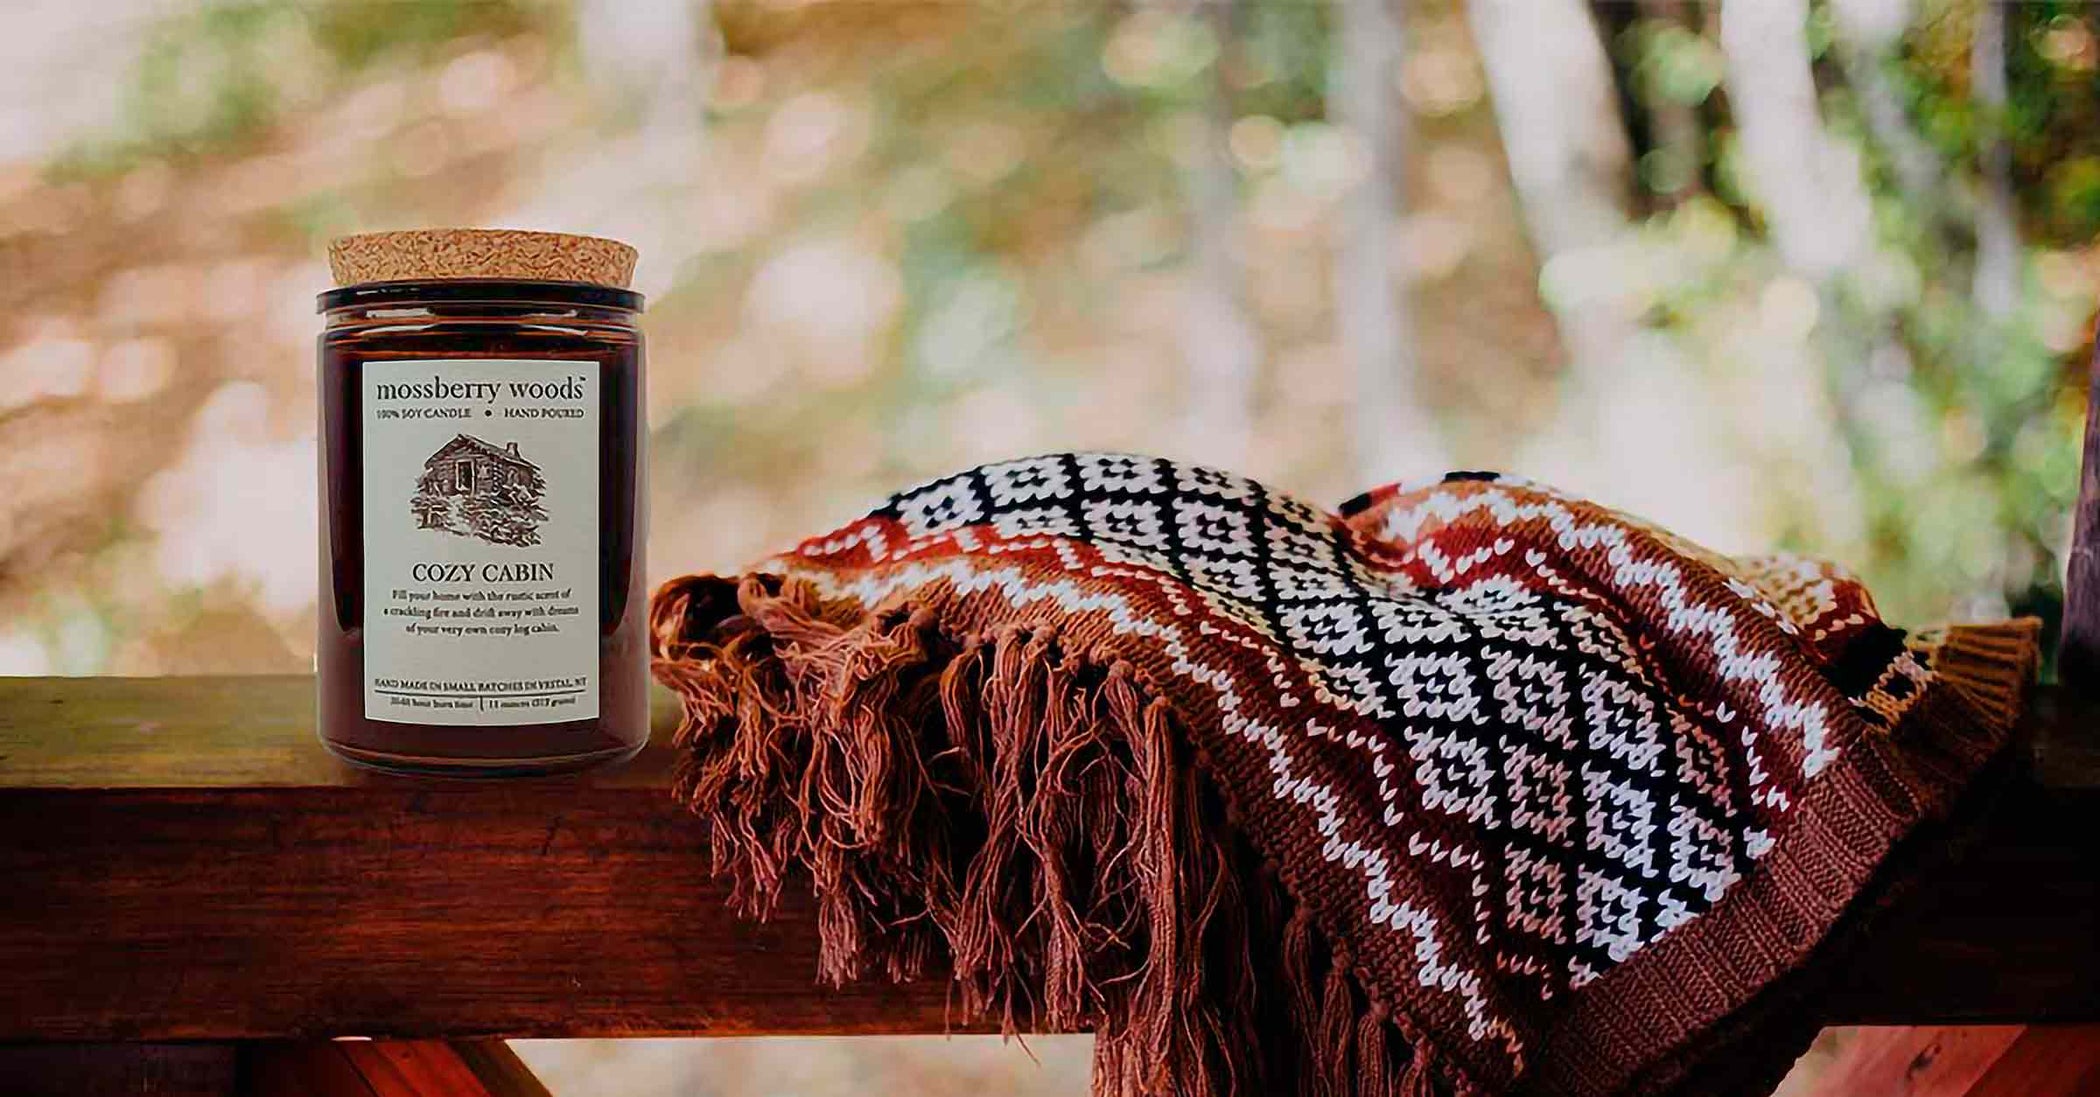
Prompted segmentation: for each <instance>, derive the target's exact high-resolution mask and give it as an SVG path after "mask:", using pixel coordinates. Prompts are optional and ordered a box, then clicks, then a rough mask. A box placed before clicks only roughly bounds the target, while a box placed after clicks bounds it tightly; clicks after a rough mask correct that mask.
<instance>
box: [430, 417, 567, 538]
mask: <svg viewBox="0 0 2100 1097" xmlns="http://www.w3.org/2000/svg"><path fill="white" fill-rule="evenodd" d="M546 490H547V481H546V480H544V479H542V478H541V476H540V467H539V466H538V465H535V464H533V463H532V462H531V461H530V460H528V459H527V458H526V457H525V456H524V455H523V454H520V453H519V452H518V444H517V443H516V442H511V443H508V444H506V445H502V446H497V445H491V444H490V443H488V442H484V441H482V440H481V439H479V438H476V437H474V436H473V435H471V434H461V435H456V436H454V437H453V439H452V440H451V441H450V442H447V443H445V444H444V445H442V446H439V447H438V450H437V452H436V453H433V454H431V455H430V456H429V458H427V459H426V460H425V461H424V462H423V473H422V475H421V476H418V477H416V494H415V497H414V498H412V499H410V500H409V504H408V506H409V511H410V513H412V514H414V515H415V518H416V525H418V526H420V527H421V528H423V529H440V530H444V531H445V532H447V533H456V534H459V535H460V536H462V537H475V538H479V539H480V540H483V541H487V542H488V543H490V544H492V545H516V546H520V547H523V546H525V545H537V544H539V543H540V523H541V522H544V521H546V520H547V512H546V511H545V510H544V509H542V508H541V507H540V496H541V495H543V494H545V493H546Z"/></svg>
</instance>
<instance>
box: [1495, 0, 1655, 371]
mask: <svg viewBox="0 0 2100 1097" xmlns="http://www.w3.org/2000/svg"><path fill="white" fill-rule="evenodd" d="M1466 11H1467V14H1468V16H1469V17H1470V20H1471V23H1472V27H1473V37H1474V39H1475V41H1476V42H1477V43H1478V45H1479V47H1480V59H1481V63H1482V64H1483V65H1484V66H1485V67H1486V69H1487V78H1488V87H1489V89H1490V91H1491V92H1492V93H1493V95H1494V100H1495V117H1496V120H1497V122H1498V123H1499V124H1500V127H1501V131H1502V145H1503V148H1504V149H1505V150H1506V151H1507V153H1508V155H1509V167H1510V175H1511V177H1512V178H1513V180H1514V181H1515V183H1516V186H1517V197H1518V199H1519V202H1520V204H1521V205H1522V207H1523V213H1524V223H1525V226H1526V228H1527V229H1528V230H1529V232H1530V236H1531V243H1532V247H1533V248H1534V249H1536V250H1537V251H1538V253H1539V259H1540V263H1541V266H1542V267H1543V268H1544V273H1545V275H1546V277H1545V278H1544V279H1543V281H1544V282H1545V283H1546V284H1547V286H1548V288H1549V292H1548V298H1549V299H1548V300H1547V302H1546V303H1547V305H1548V306H1549V307H1550V308H1552V309H1553V312H1554V314H1555V316H1556V317H1558V319H1559V320H1560V326H1561V336H1562V338H1563V339H1564V340H1565V341H1566V342H1567V344H1568V350H1569V355H1570V359H1571V362H1570V373H1571V374H1572V378H1571V380H1573V381H1574V382H1575V383H1576V385H1577V386H1578V387H1582V388H1595V387H1598V386H1601V385H1605V384H1609V383H1610V372H1611V368H1612V363H1613V362H1615V361H1616V360H1618V358H1619V356H1620V354H1621V353H1622V351H1623V349H1624V347H1625V344H1626V341H1627V339H1628V338H1630V337H1631V335H1632V327H1633V325H1632V323H1631V318H1630V317H1628V316H1626V315H1625V310H1624V308H1623V306H1622V305H1620V304H1619V303H1618V302H1616V301H1613V300H1611V299H1610V298H1609V295H1598V294H1592V293H1583V292H1580V290H1581V289H1582V288H1584V287H1582V286H1579V285H1573V286H1572V287H1570V283H1579V282H1581V281H1583V280H1582V279H1565V280H1557V279H1556V278H1555V277H1554V275H1555V273H1556V272H1555V267H1556V266H1558V267H1559V268H1560V269H1559V273H1560V274H1561V275H1563V276H1565V275H1568V274H1570V273H1572V269H1573V266H1574V265H1575V264H1577V263H1579V262H1580V260H1581V253H1582V252H1584V251H1587V250H1588V249H1592V248H1601V247H1603V246H1605V245H1608V244H1610V243H1612V242H1613V241H1615V240H1617V239H1619V238H1620V236H1621V235H1622V234H1623V233H1625V231H1626V230H1627V227H1628V225H1627V218H1626V197H1627V193H1628V189H1629V180H1630V179H1631V176H1632V163H1631V156H1632V154H1631V152H1630V150H1629V148H1628V146H1627V142H1626V130H1625V127H1624V126H1623V125H1622V124H1621V123H1620V119H1619V102H1618V96H1617V94H1616V92H1615V91H1614V90H1613V83H1612V70H1611V60H1610V58H1609V57H1607V56H1606V55H1605V52H1604V42H1603V40H1602V39H1601V38H1600V37H1599V36H1598V33H1597V26H1596V24H1595V23H1594V22H1593V21H1592V20H1591V17H1590V12H1589V9H1588V8H1586V7H1584V6H1583V4H1582V2H1581V0H1472V2H1471V3H1469V4H1467V6H1466ZM1556 285H1558V286H1561V287H1564V288H1572V289H1573V292H1566V293H1555V292H1553V289H1554V287H1555V286H1556Z"/></svg>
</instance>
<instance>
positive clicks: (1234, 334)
mask: <svg viewBox="0 0 2100 1097" xmlns="http://www.w3.org/2000/svg"><path fill="white" fill-rule="evenodd" d="M1238 9H1239V5H1238V2H1237V0H1216V2H1214V3H1205V4H1199V5H1197V6H1196V7H1195V8H1194V9H1193V13H1192V14H1193V17H1195V18H1200V19H1205V20H1207V21H1208V22H1209V25H1210V29H1211V32H1212V33H1213V34H1215V35H1216V37H1217V41H1218V60H1217V61H1216V62H1214V63H1213V64H1212V65H1211V70H1210V74H1209V84H1208V87H1207V89H1206V91H1205V95H1204V103H1203V114H1202V119H1201V124H1200V125H1198V126H1197V127H1196V129H1195V132H1196V147H1195V148H1194V149H1193V150H1191V154H1190V157H1189V165H1188V169H1187V175H1186V179H1187V187H1188V200H1189V212H1190V222H1191V229H1190V232H1191V235H1192V240H1191V249H1190V250H1191V252H1192V256H1193V267H1194V271H1193V277H1192V279H1191V281H1190V284H1189V289H1188V298H1187V303H1186V305H1185V306H1184V308H1183V310H1182V325H1181V351H1182V359H1183V363H1184V365H1185V367H1186V368H1187V371H1188V381H1189V388H1188V400H1187V402H1186V408H1187V410H1186V412H1185V415H1186V420H1185V422H1184V423H1183V425H1182V427H1183V434H1184V446H1185V449H1186V452H1187V453H1188V454H1189V455H1190V456H1192V457H1194V458H1196V459H1198V460H1201V461H1206V462H1210V463H1213V464H1218V465H1223V466H1226V467H1238V466H1240V465H1241V464H1242V463H1243V462H1244V460H1245V458H1246V455H1247V450H1248V448H1249V445H1250V443H1251V442H1252V441H1253V434H1254V391H1255V381H1256V378H1257V376H1258V372H1259V369H1260V365H1261V336H1260V333H1259V332H1258V330H1257V329H1256V328H1255V326H1254V321H1253V320H1252V319H1251V318H1249V316H1248V315H1247V306H1246V294H1245V286H1244V285H1243V274H1242V269H1243V267H1242V263H1243V259H1242V250H1241V247H1240V239H1239V237H1240V217H1239V209H1240V198H1239V172H1238V169H1237V168H1235V167H1234V166H1233V162H1232V147H1231V143H1230V135H1231V130H1232V104H1231V100H1230V88H1229V87H1228V85H1227V84H1226V75H1225V74H1226V71H1227V69H1228V68H1229V64H1228V61H1227V58H1228V57H1229V56H1230V54H1231V52H1232V49H1233V42H1234V40H1235V38H1236V32H1237V30H1238V26H1237V24H1238V14H1239V11H1238Z"/></svg>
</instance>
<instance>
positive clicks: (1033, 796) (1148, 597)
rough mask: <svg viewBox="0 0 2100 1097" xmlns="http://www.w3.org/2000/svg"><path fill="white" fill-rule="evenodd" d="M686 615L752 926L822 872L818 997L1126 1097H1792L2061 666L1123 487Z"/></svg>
mask: <svg viewBox="0 0 2100 1097" xmlns="http://www.w3.org/2000/svg"><path fill="white" fill-rule="evenodd" d="M653 610H654V614H653V630H654V631H653V635H654V646H655V657H656V659H655V670H656V674H657V676H658V678H659V679H660V680H662V681H663V682H664V683H665V684H666V685H668V686H670V687H671V688H673V689H675V690H676V691H677V692H678V693H679V694H680V695H681V697H682V698H683V701H684V719H683V722H682V724H681V726H680V729H679V732H678V743H679V745H680V747H681V749H682V750H683V752H684V758H683V761H682V769H681V773H680V777H679V780H678V784H677V794H678V795H679V796H680V797H681V798H682V799H683V800H684V801H685V802H686V803H688V804H690V805H691V807H692V808H693V810H694V811H696V812H697V813H699V815H700V816H701V817H702V818H704V819H705V820H707V821H708V822H709V823H710V824H711V826H712V828H713V838H714V855H715V861H716V864H715V868H716V870H717V871H719V872H725V873H728V874H730V875H731V876H732V877H733V878H734V879H735V881H736V884H737V893H736V894H737V901H738V902H739V903H740V904H741V905H742V907H743V908H744V909H745V910H747V911H748V912H749V913H751V914H753V915H755V916H761V917H762V916H764V915H765V914H766V913H767V912H768V911H769V910H770V908H771V906H772V903H773V902H774V899H775V898H776V896H777V895H778V894H779V891H780V886H781V883H782V881H783V879H784V878H786V876H787V875H788V874H790V873H792V872H807V873H808V875H809V876H810V877H811V878H812V880H813V882H814V885H815V889H816V895H817V900H818V904H819V919H820V923H819V924H820V933H821V939H822V952H821V958H820V965H821V971H820V972H819V974H820V975H821V977H822V978H824V979H826V980H829V981H832V982H845V981H848V980H853V979H860V978H867V977H874V976H880V977H883V978H888V979H912V978H917V977H920V976H922V975H924V974H926V973H928V972H931V971H938V970H941V969H942V968H945V969H946V970H948V971H949V972H952V977H953V979H954V980H955V986H956V990H957V1002H958V1006H959V1009H960V1011H961V1013H962V1014H964V1015H965V1016H967V1017H971V1018H978V1017H991V1018H996V1019H998V1020H999V1021H1000V1022H1001V1023H1002V1024H1003V1025H1005V1026H1006V1028H1007V1029H1008V1030H1009V1031H1013V1030H1016V1029H1020V1028H1025V1027H1032V1026H1033V1027H1046V1028H1052V1029H1071V1028H1090V1029H1092V1030H1093V1032H1094V1033H1095V1035H1096V1044H1095V1048H1096V1050H1095V1082H1094V1090H1095V1092H1096V1094H1098V1095H1101V1097H1141V1095H1174V1097H1185V1095H1195V1097H1210V1095H1254V1094H1302V1095H1306V1097H1347V1095H1362V1097H1380V1095H1399V1097H1431V1095H1452V1094H1557V1095H1568V1097H1605V1095H1620V1094H1642V1095H1646V1094H1701V1095H1711V1094H1720V1095H1730V1094H1743V1095H1748V1094H1754V1093H1763V1092H1767V1091H1768V1090H1769V1089H1770V1087H1771V1086H1772V1085H1773V1084H1774V1083H1776V1081H1777V1080H1778V1078H1779V1076H1780V1075H1781V1074H1782V1073H1783V1072H1784V1070H1785V1069H1786V1066H1787V1064H1788V1063H1790V1062H1791V1061H1792V1059H1793V1057H1794V1056H1795V1055H1796V1054H1798V1052H1799V1051H1800V1050H1801V1049H1802V1048H1803V1047H1805V1045H1806V1042H1807V1040H1808V1039H1809V1038H1810V1037H1811V1036H1812V1035H1813V1032H1814V1025H1815V1020H1814V1016H1813V1011H1811V1010H1804V1009H1800V1008H1795V1007H1796V1006H1797V1005H1798V1004H1799V1003H1800V1002H1802V1001H1803V1000H1804V998H1805V996H1807V995H1810V994H1812V992H1813V990H1814V988H1815V986H1816V979H1817V976H1818V975H1819V974H1820V973H1821V972H1823V971H1825V970H1827V969H1829V968H1830V966H1831V964H1830V959H1829V958H1830V956H1831V955H1832V954H1833V953H1835V952H1837V951H1841V950H1842V949H1843V948H1844V947H1845V946H1846V944H1847V942H1848V941H1849V940H1851V939H1852V938H1855V937H1857V936H1858V934H1859V932H1860V927H1861V926H1862V925H1864V924H1865V919H1866V918H1867V916H1869V915H1870V914H1871V913H1872V912H1873V910H1874V909H1875V907H1876V906H1877V905H1878V904H1880V903H1881V902H1882V901H1883V899H1884V898H1885V897H1886V895H1887V894H1888V893H1889V890H1890V889H1891V888H1892V887H1894V886H1896V885H1898V884H1900V883H1901V882H1902V880H1903V879H1904V878H1905V877H1906V876H1907V875H1908V874H1909V873H1910V871H1911V865H1912V862H1914V861H1915V860H1916V859H1918V858H1920V857H1924V856H1927V855H1930V854H1931V853H1933V852H1934V851H1935V850H1936V849H1938V848H1939V847H1940V846H1942V845H1944V838H1945V837H1946V835H1947V834H1948V833H1949V829H1948V823H1947V819H1948V817H1949V814H1950V812H1951V811H1952V810H1953V809H1954V808H1955V807H1956V806H1957V800H1958V798H1959V796H1960V794H1961V793H1962V792H1963V790H1964V789H1966V788H1967V787H1969V786H1970V785H1971V784H1972V783H1974V781H1975V779H1976V776H1977V774H1978V773H1979V772H1980V771H1981V770H1983V769H1984V768H1985V767H1986V764H1987V763H1988V762H1989V761H1990V760H1991V759H1992V758H1993V757H1994V756H1995V755H1996V754H1997V753H1998V752H1999V749H2000V747H2001V746H2002V745H2003V743H2004V741H2005V739H2006V736H2007V733H2008V730H2009V728H2010V727H2011V725H2012V724H2013V722H2014V721H2015V719H2016V718H2017V716H2018V710H2019V706H2020V703H2021V699H2022V690H2023V688H2024V685H2025V683H2026V681H2027V679H2028V677H2029V676H2030V675H2031V674H2032V669H2033V662H2034V627H2033V623H2032V622H2012V623H2008V624H2002V625H1992V626H1981V627H1967V628H1955V629H1950V630H1946V631H1941V632H1935V633H1930V634H1921V635H1912V636H1906V635H1905V634H1903V633H1902V632H1899V631H1897V630H1895V629H1893V628H1890V627H1888V626H1886V625H1884V624H1883V623H1882V622H1881V621H1880V619H1879V617H1878V615H1877V614H1876V613H1875V611H1874V608H1873V604H1872V602H1871V601H1870V600H1869V599H1868V597H1867V595H1866V592H1865V591H1864V590H1863V589H1862V588H1861V587H1860V586H1859V584H1858V583H1857V582H1855V581H1854V580H1852V579H1851V578H1849V577H1848V576H1846V575H1845V574H1844V573H1842V572H1840V571H1838V570H1837V569H1835V568H1833V567H1830V566H1828V565H1825V564H1820V563H1816V562H1812V561H1805V560H1799V559H1791V558H1759V559H1750V560H1737V559H1728V558H1723V557H1719V556H1716V555H1714V554H1712V553H1709V552H1706V551H1705V550H1702V549H1700V548H1697V547H1696V546H1693V545H1690V544H1687V543H1685V542H1683V541H1681V540H1679V539H1676V538H1674V537H1672V536H1670V535H1668V534H1666V533H1663V532H1661V531H1659V530H1656V529H1654V528H1652V527H1648V526H1645V525H1643V524H1641V523H1639V522H1637V521H1634V520H1632V519H1629V518H1626V517H1625V516H1622V515H1619V514H1616V513H1614V512H1612V511H1609V510H1607V509H1604V508H1602V507H1598V506H1595V505H1593V504H1589V503H1586V502H1583V501H1580V500H1577V499H1573V498H1569V497H1566V496H1563V495H1560V494H1557V493H1555V492H1552V491H1550V490H1548V489H1545V488H1541V487H1537V486H1534V485H1529V484H1524V483H1521V482H1516V481H1509V480H1503V479H1498V478H1495V477H1490V476H1481V475H1475V474H1468V475H1461V476H1454V477H1451V478H1448V479H1446V480H1445V481H1443V482H1441V483H1437V484H1432V485H1429V486H1427V487H1424V488H1420V489H1415V490H1401V489H1397V488H1387V489H1381V490H1379V491H1376V492H1373V493H1370V494H1369V495H1366V496H1363V497H1360V498H1359V499H1357V500H1354V501H1352V502H1351V503H1350V504H1348V505H1346V506H1345V507H1344V508H1343V512H1342V513H1341V514H1339V515H1335V514H1329V513H1326V512H1323V511H1320V510H1318V509H1316V508H1313V507H1311V506H1308V505H1306V504H1304V503H1301V502H1299V501H1297V500H1294V499H1291V498H1289V497H1286V496H1283V495H1280V494H1278V493H1275V492H1272V491H1270V490H1268V489H1267V488H1264V487H1263V486H1261V485H1260V484H1257V483H1254V482H1252V481H1248V480H1244V479H1241V478H1238V477H1234V476H1230V475H1227V474H1223V473H1219V472H1215V471H1213V470H1208V469H1200V468H1193V467H1188V466H1181V465H1175V464H1172V463H1169V462H1165V461H1158V460H1153V459H1149V458H1140V457H1127V456H1120V455H1107V454H1058V455H1052V456H1048V457H1041V458H1031V459H1028V460H1024V461H1013V462H1006V463H1004V464H1000V465H992V466H986V467H984V468H980V469H973V470H970V471H968V472H964V473H959V474H957V475H955V476H951V477H947V478H945V479H942V480H939V481H936V482H934V483H931V484H928V485H925V486H923V487H920V488H917V489H914V490H912V491H910V492H906V493H904V494H901V495H899V496H897V497H895V498H894V499H892V500H890V502H889V503H887V504H885V505H884V506H883V507H882V508H880V509H878V510H876V511H875V512H873V513H871V514H870V515H868V516H867V517H866V518H863V519H861V520H860V521H857V522H854V523H853V524H851V525H848V526H846V527H844V528H842V529H840V530H838V531H836V532H834V533H831V534H828V535H826V536H823V537H818V538H814V539H812V540H810V541H808V542H806V543H804V544H803V545H802V546H801V547H799V548H797V549H796V550H794V551H793V552H790V553H787V554H784V555H782V556H779V557H776V558H773V559H771V560H768V561H765V562H764V563H763V564H761V565H760V566H759V567H758V568H756V569H755V570H754V571H753V572H752V573H750V574H747V575H744V576H742V577H741V578H734V579H731V578H718V577H712V576H697V577H688V578H685V579H680V580H676V581H674V582H672V583H669V584H667V585H666V586H665V587H664V588H663V589H662V590H661V591H660V592H659V593H658V595H657V598H656V602H655V605H654V607H653Z"/></svg>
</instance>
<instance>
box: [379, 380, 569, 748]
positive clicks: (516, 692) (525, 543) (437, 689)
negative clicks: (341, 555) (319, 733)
mask: <svg viewBox="0 0 2100 1097" xmlns="http://www.w3.org/2000/svg"><path fill="white" fill-rule="evenodd" d="M363 373H364V380H363V387H364V400H363V404H364V445H363V450H364V469H365V471H364V547H365V624H364V648H365V717H366V718H367V719H371V720H386V721H392V722H396V723H406V724H463V725H508V724H551V723H558V722H561V721H565V720H588V719H593V718H595V717H596V716H597V715H598V591H599V583H600V577H599V561H598V526H599V520H598V455H599V436H598V408H599V395H598V376H597V373H596V371H595V370H594V369H592V368H591V366H590V364H589V363H577V362H552V361H528V360H516V359H485V358H481V359H437V360H431V359H423V360H417V361H387V362H372V361H368V362H366V363H364V366H363Z"/></svg>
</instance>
